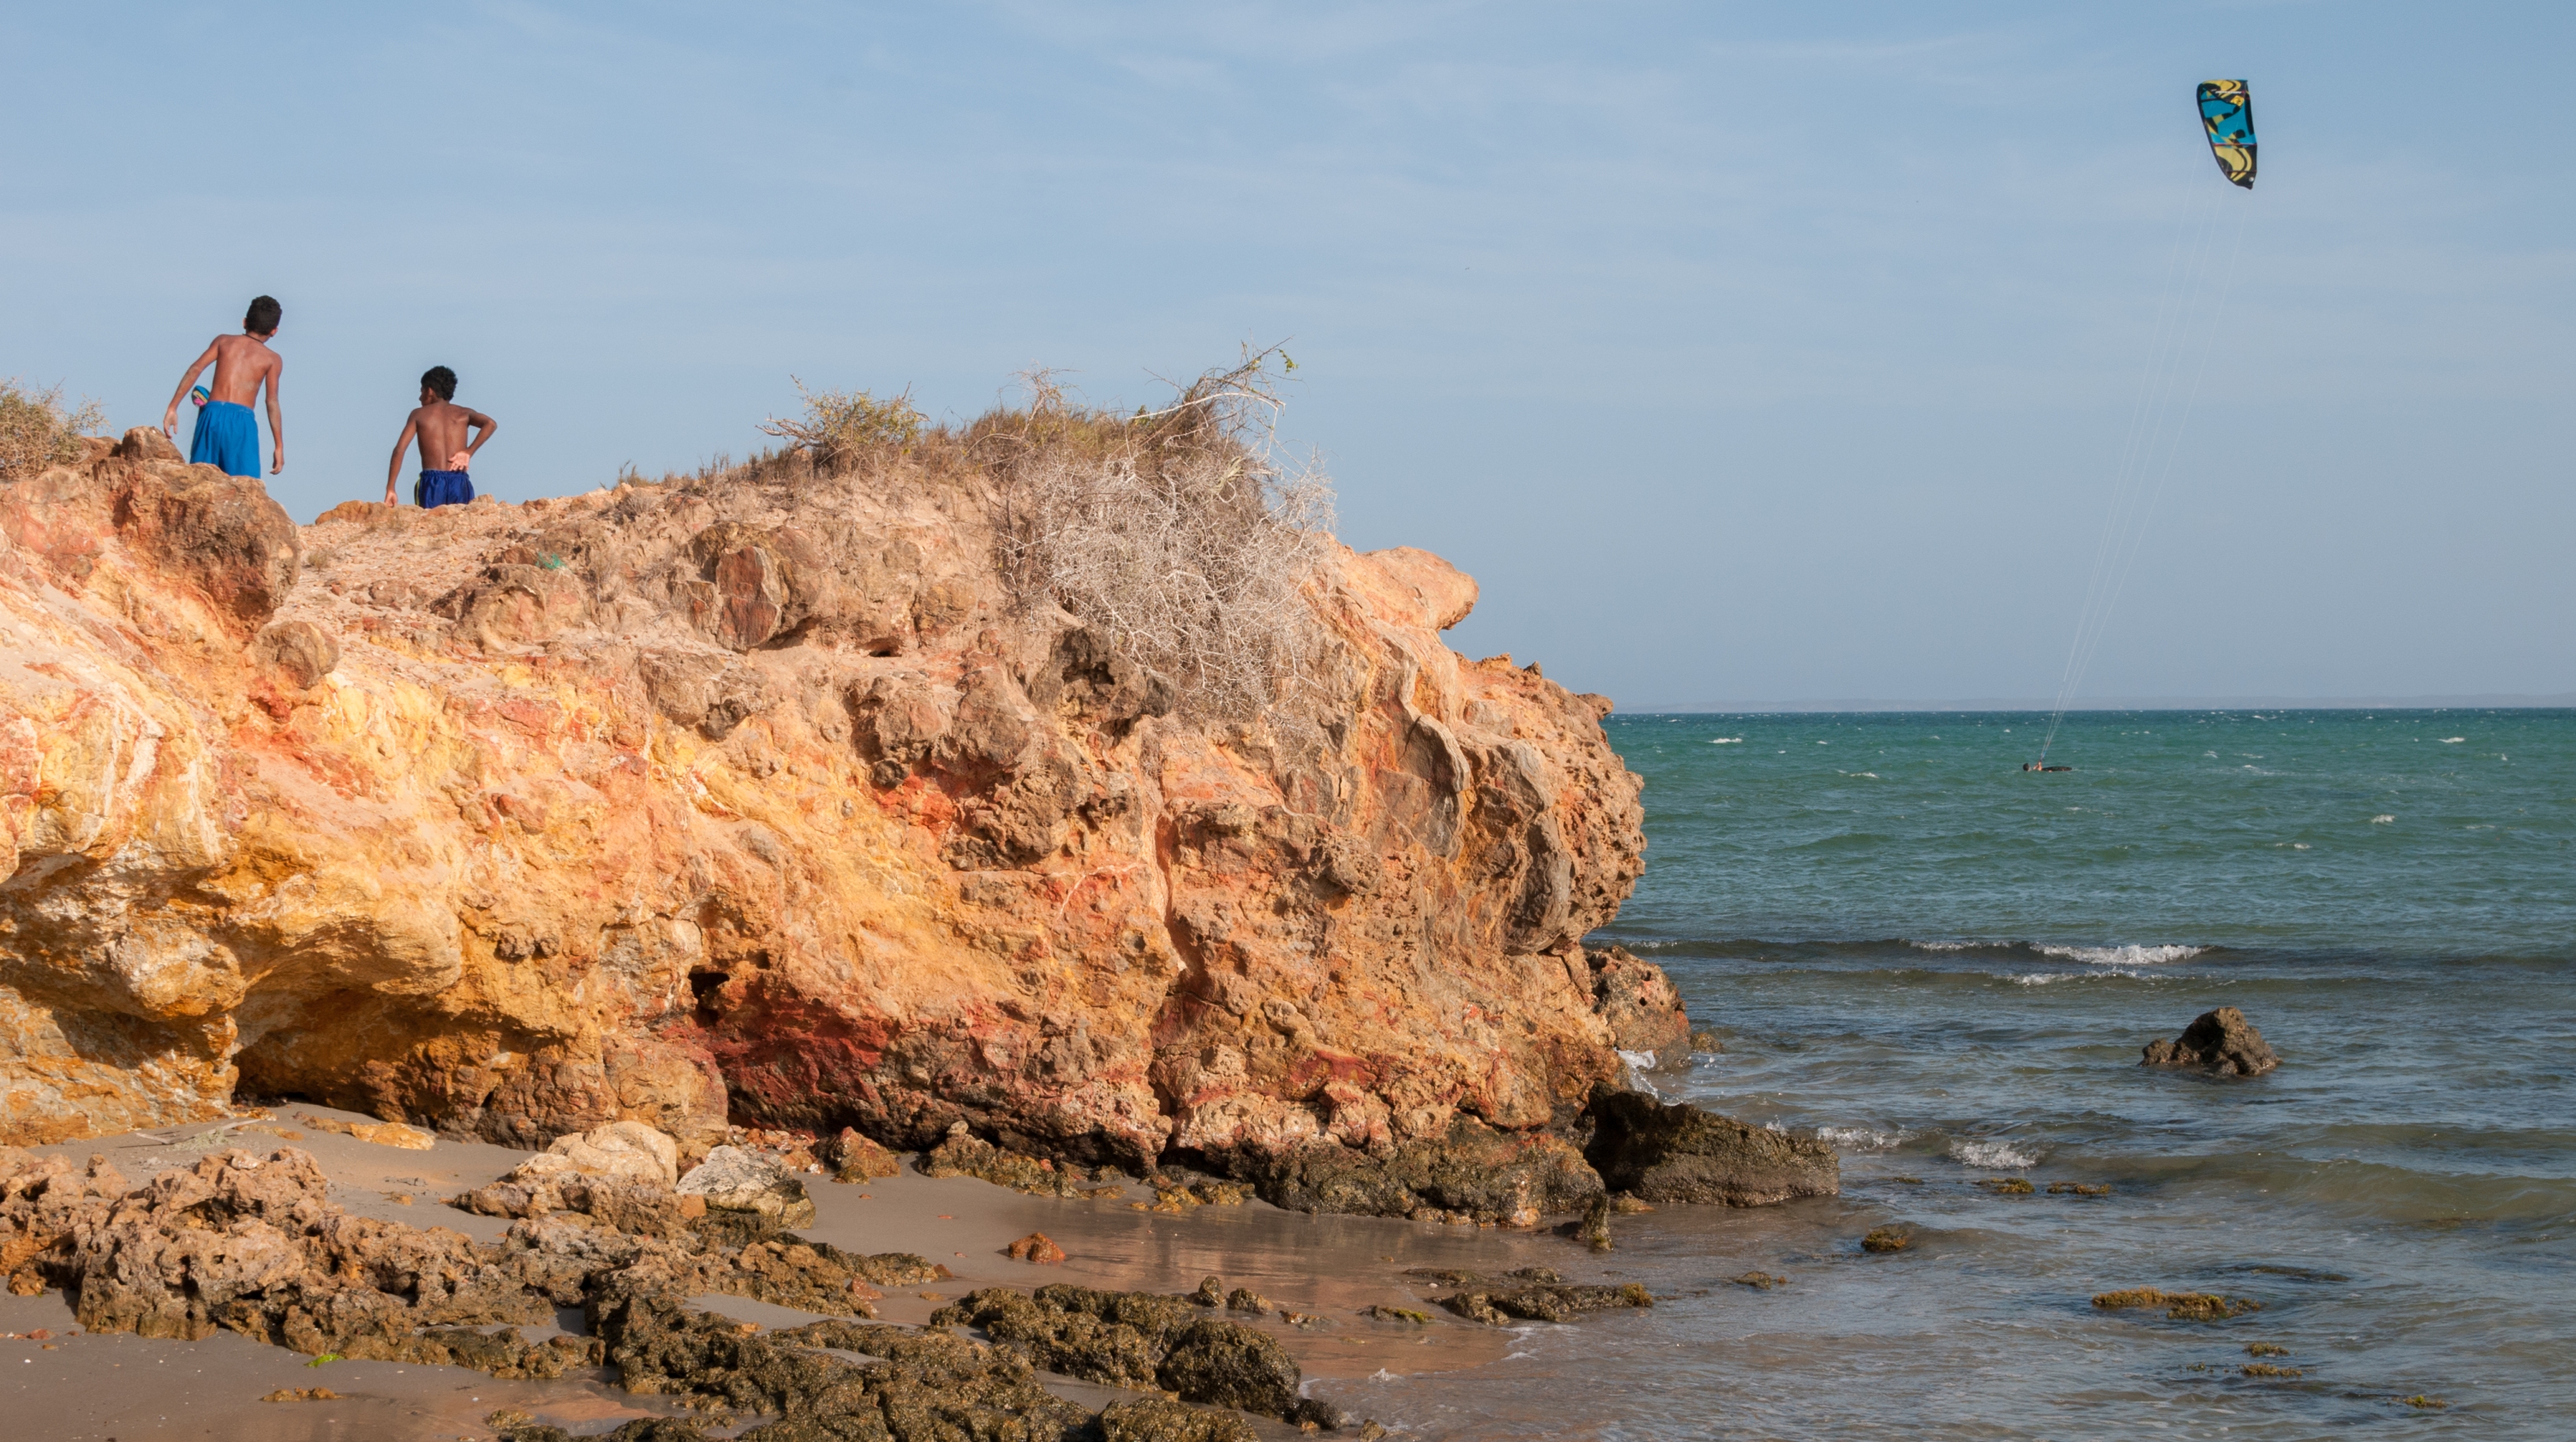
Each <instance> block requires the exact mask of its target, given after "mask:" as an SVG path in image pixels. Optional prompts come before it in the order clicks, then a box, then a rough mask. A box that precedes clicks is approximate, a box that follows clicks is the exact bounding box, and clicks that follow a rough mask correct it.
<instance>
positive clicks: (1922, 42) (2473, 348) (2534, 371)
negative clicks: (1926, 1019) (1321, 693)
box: [0, 0, 2576, 710]
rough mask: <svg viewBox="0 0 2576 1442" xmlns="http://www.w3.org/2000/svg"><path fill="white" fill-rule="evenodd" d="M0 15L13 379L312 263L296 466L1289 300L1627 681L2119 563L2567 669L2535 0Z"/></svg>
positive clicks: (1798, 646) (1393, 469) (2327, 631)
mask: <svg viewBox="0 0 2576 1442" xmlns="http://www.w3.org/2000/svg"><path fill="white" fill-rule="evenodd" d="M0 53H5V54H6V55H7V56H9V57H10V59H9V66H10V70H11V72H12V73H11V75H10V79H9V83H8V84H7V85H5V86H0V126H5V127H6V130H7V132H8V133H9V134H10V135H11V136H12V137H13V138H14V145H13V151H14V156H15V158H14V160H13V163H12V165H11V167H10V181H9V183H8V184H6V185H0V316H5V317H6V319H5V321H0V376H8V375H17V376H20V377H22V378H24V379H25V380H27V381H31V382H35V383H38V384H43V385H51V384H56V383H60V384H61V385H63V386H64V387H65V389H66V391H67V392H68V393H69V394H71V395H73V396H90V397H95V398H96V399H98V400H99V401H101V402H102V403H104V405H105V406H106V407H107V410H108V412H109V415H110V420H111V423H112V425H113V426H114V427H117V428H120V429H121V428H122V427H124V426H128V425H138V424H147V423H150V422H153V421H155V420H157V419H158V417H159V414H160V411H161V408H162V407H163V405H164V404H165V403H166V402H167V400H168V398H169V395H170V392H171V389H172V387H173V385H174V384H175V383H176V381H177V380H178V378H179V374H180V372H181V370H182V369H183V368H184V366H185V365H186V363H187V361H188V360H189V359H190V358H191V357H193V356H194V355H195V354H196V353H197V351H198V350H199V349H200V348H201V347H202V346H203V345H204V344H205V342H206V340H207V339H208V338H209V337H211V336H213V335H214V334H217V333H219V332H223V331H228V330H232V329H236V328H237V327H238V326H239V324H240V315H241V311H242V307H243V305H244V303H245V302H246V301H247V300H248V298H249V297H250V296H251V295H253V294H256V293H259V292H263V291H264V292H267V293H270V294H273V295H275V296H277V297H278V298H279V299H280V300H281V301H282V302H283V303H284V305H285V308H286V321H285V325H284V328H283V329H282V331H281V333H280V335H279V337H278V346H279V349H280V350H281V351H282V352H283V353H284V354H285V356H286V357H287V360H288V369H287V376H286V383H285V387H284V397H285V403H286V432H287V468H286V470H285V472H284V473H283V474H282V475H279V476H276V477H274V478H272V479H271V480H270V482H269V484H270V486H271V490H272V493H273V494H274V495H275V496H276V497H277V498H278V499H279V501H280V502H281V503H283V504H284V505H285V506H286V508H287V509H288V510H289V511H290V512H291V513H293V514H294V515H295V516H296V518H297V519H299V520H309V519H310V518H311V517H312V516H313V515H315V514H317V513H318V512H320V511H322V510H323V509H325V508H327V507H328V506H330V505H332V504H335V503H336V502H338V501H341V500H345V499H350V498H353V497H354V498H373V497H378V496H381V494H382V492H383V483H384V473H385V464H386V458H387V454H388V452H389V451H390V450H391V447H392V442H393V439H394V437H395V436H396V434H397V433H398V432H399V431H400V429H401V426H402V422H403V418H404V415H405V413H406V412H407V410H408V409H409V407H410V406H411V405H412V404H413V403H414V400H415V397H416V391H417V379H416V378H417V377H418V375H419V374H420V372H421V371H422V370H423V369H425V368H427V367H428V366H430V365H432V364H446V365H449V366H452V367H453V368H454V369H455V370H456V371H457V373H458V374H459V376H460V377H461V378H462V385H461V389H460V390H459V392H458V396H457V398H458V400H459V401H461V402H464V403H467V404H470V405H474V406H476V407H478V408H480V409H483V410H486V411H489V412H491V413H492V414H493V415H494V416H496V417H497V418H498V419H499V420H500V421H501V424H502V429H501V431H500V433H499V435H498V437H497V438H496V439H495V440H494V441H493V443H492V444H491V446H490V447H489V449H487V450H486V451H485V453H484V454H483V456H482V457H481V459H479V460H478V462H477V465H476V468H475V474H476V478H477V484H478V485H480V486H481V487H483V488H484V489H486V490H487V491H491V492H494V493H496V494H499V495H501V496H503V497H505V498H509V499H525V498H528V497H532V496H538V495H551V494H564V493H571V492H577V491H583V490H588V489H591V488H593V487H596V486H598V485H601V484H603V483H607V482H609V481H611V480H612V479H613V478H614V477H615V475H616V474H617V473H618V471H619V470H620V469H621V468H622V467H624V466H628V465H632V466H634V467H636V468H638V469H640V470H642V471H643V472H645V473H647V474H659V473H661V472H663V471H666V470H673V469H691V468H694V467H696V466H698V465H700V464H702V463H704V462H706V461H707V460H709V459H711V458H713V457H716V456H719V455H733V456H741V455H745V454H748V453H750V452H752V451H754V450H756V449H758V448H759V447H760V446H761V445H762V444H763V442H764V438H763V437H762V436H761V435H760V434H759V432H758V430H757V425H758V423H759V422H760V420H761V419H762V418H763V417H764V416H767V415H769V414H773V413H777V412H781V411H786V410H788V409H790V408H791V407H793V405H794V404H795V399H796V396H795V390H794V387H793V385H792V383H791V380H790V377H791V376H792V377H799V378H802V379H803V380H804V381H805V382H806V383H807V384H809V385H815V386H833V387H860V388H866V389H869V390H872V391H876V392H879V393H887V392H894V391H902V390H906V389H908V390H909V391H910V393H911V394H912V396H913V398H914V400H915V402H916V403H917V404H919V405H921V406H922V407H923V408H924V409H925V410H927V411H928V412H930V413H931V414H932V415H934V416H939V417H955V418H961V419H962V418H966V417H971V416H973V415H975V414H977V413H979V412H981V411H982V410H984V409H986V408H987V407H989V406H990V405H992V404H993V403H994V402H995V401H996V399H997V398H998V397H1001V396H1002V395H1004V394H1005V393H1006V392H1007V391H1008V389H1009V387H1010V386H1011V384H1012V380H1011V378H1012V377H1013V376H1014V375H1015V374H1018V373H1020V372H1023V371H1025V370H1028V369H1030V368H1032V367H1039V366H1048V367H1058V368H1061V369H1062V370H1064V371H1065V372H1066V373H1067V375H1066V379H1068V380H1070V381H1071V382H1072V383H1073V384H1075V385H1076V386H1078V387H1079V388H1080V389H1081V390H1082V391H1083V393H1084V394H1085V395H1086V396H1088V397H1089V398H1090V399H1092V400H1094V401H1096V402H1102V403H1116V404H1134V403H1137V402H1141V401H1145V400H1149V399H1152V398H1155V397H1157V396H1159V395H1163V394H1166V393H1167V390H1166V387H1165V386H1164V385H1163V383H1162V381H1161V380H1160V379H1158V378H1163V377H1185V376H1187V375H1190V374H1192V373H1195V372H1197V371H1199V370H1201V369H1204V368H1206V367H1208V366H1211V365H1218V364H1223V363H1225V362H1228V361H1230V360H1232V359H1233V358H1234V357H1235V356H1236V355H1237V353H1238V348H1239V347H1240V346H1241V345H1242V344H1244V343H1246V342H1250V343H1253V344H1256V345H1260V344H1268V343H1273V342H1284V343H1285V344H1286V346H1287V348H1288V351H1289V352H1290V354H1292V355H1293V356H1294V357H1295V358H1296V360H1297V362H1298V370H1297V372H1296V379H1295V382H1294V383H1293V384H1292V385H1291V386H1290V387H1289V389H1288V391H1287V395H1288V398H1289V400H1290V407H1289V410H1288V412H1287V414H1286V417H1285V420H1284V423H1283V434H1284V437H1285V439H1286V440H1287V442H1288V443H1289V444H1290V445H1292V446H1293V447H1295V448H1296V449H1298V450H1299V451H1300V452H1301V453H1302V452H1305V451H1308V450H1311V451H1312V452H1313V453H1314V454H1315V455H1316V456H1318V457H1319V458H1320V460H1321V461H1322V463H1323V465H1324V466H1325V468H1326V469H1327V470H1328V471H1329V472H1330V474H1331V475H1332V477H1333V478H1334V481H1335V483H1336V485H1337V487H1338V492H1339V509H1340V529H1341V533H1342V535H1343V538H1344V539H1345V540H1347V541H1348V542H1350V543H1351V544H1352V545H1354V546H1357V547H1360V548H1362V549H1372V548H1376V547H1381V546H1394V545H1411V546H1420V547H1423V548H1425V549H1429V550H1432V551H1435V552H1438V553H1439V554H1441V555H1443V556H1446V557H1448V558H1449V559H1450V560H1451V561H1453V562H1455V563H1456V564H1457V565H1459V566H1460V567H1461V568H1462V569H1464V570H1466V571H1468V572H1469V573H1470V574H1472V575H1474V576H1475V577H1476V578H1477V579H1478V581H1479V582H1480V583H1481V585H1482V588H1483V598H1482V601H1481V603H1480V604H1479V606H1478V609H1477V611H1476V613H1475V615H1474V616H1472V617H1471V618H1470V619H1469V620H1468V621H1467V622H1465V623H1464V624H1463V625H1461V626H1460V627H1459V628H1458V629H1457V630H1456V631H1455V632H1453V633H1452V637H1451V639H1452V642H1453V644H1455V645H1456V646H1458V648H1459V649H1461V650H1462V651H1465V652H1466V653H1468V654H1469V655H1471V656H1477V655H1488V654H1492V653H1496V652H1509V653H1510V654H1511V655H1513V656H1514V657H1515V658H1517V659H1519V660H1521V661H1524V662H1527V661H1538V662H1541V663H1542V664H1543V666H1544V668H1545V670H1546V672H1547V674H1548V675H1550V676H1552V677H1554V678H1556V679H1558V680H1561V681H1563V682H1565V683H1566V684H1568V685H1570V686H1573V687H1575V688H1577V689H1579V690H1595V691H1600V692H1603V693H1606V694H1608V695H1610V696H1611V697H1613V698H1614V699H1616V700H1617V701H1618V702H1619V703H1620V704H1621V705H1622V706H1623V707H1624V708H1627V709H1632V710H1634V709H1657V708H1665V707H1695V706H1737V705H1743V706H1751V705H1760V704H1770V703H1778V702H1786V701H1793V700H1813V699H1818V698H1864V697H1866V698H1906V699H1917V700H1937V699H1943V698H1958V697H2040V698H2045V697H2049V696H2051V695H2053V694H2055V693H2056V692H2057V691H2058V690H2059V689H2060V688H2061V685H2062V683H2063V682H2064V681H2065V680H2066V677H2067V666H2068V658H2069V653H2070V649H2071V646H2072V644H2073V642H2074V639H2075V637H2076V635H2077V631H2078V626H2079V623H2080V622H2081V621H2082V620H2083V618H2084V617H2085V616H2086V615H2088V614H2090V615H2092V616H2094V618H2095V620H2096V622H2097V624H2098V632H2099V638H2098V641H2096V642H2095V643H2094V645H2093V648H2092V650H2091V653H2090V660H2089V662H2088V663H2087V664H2086V666H2085V667H2084V669H2083V671H2082V674H2081V676H2080V679H2079V680H2078V683H2077V684H2076V686H2075V688H2074V689H2075V695H2076V698H2077V699H2078V700H2079V701H2080V700H2082V699H2085V698H2087V697H2091V698H2102V697H2114V696H2116V697H2127V698H2159V697H2165V698H2180V697H2212V696H2230V695H2239V696H2242V695H2262V696H2271V697H2315V698H2335V697H2351V696H2372V697H2392V696H2416V695H2443V694H2461V693H2521V694H2558V693H2568V692H2576V565H2571V564H2570V562H2569V549H2570V538H2571V537H2576V499H2571V488H2570V486H2569V484H2568V482H2569V480H2570V463H2569V460H2568V457H2569V454H2570V443H2571V441H2576V425H2571V415H2570V399H2569V398H2570V389H2571V387H2570V382H2571V380H2576V356H2571V345H2570V341H2571V339H2576V240H2571V227H2570V221H2571V219H2576V214H2571V212H2576V199H2571V197H2576V145H2571V144H2570V143H2569V142H2570V138H2571V135H2576V87H2571V86H2569V85H2568V84H2566V72H2567V65H2568V62H2569V57H2570V56H2571V55H2576V10H2570V9H2568V8H2566V7H2562V6H2549V5H2513V4H2491V5H2480V6H2474V7H2430V6H2422V5H2420V4H2376V3H2260V0H2238V3H2231V4H2167V5H2156V4H2122V5H2074V4H2064V3H2052V4H2027V5H2025V4H2001V3H1999V4H1985V5H1947V4H1938V3H1904V4H1886V5H1871V4H1843V5H1826V6H1780V5H1775V4H1716V3H1708V4H1688V5H1657V4H1633V5H1631V4H1602V5H1593V6H1583V7H1567V6H1543V5H1511V4H1491V5H1488V4H1429V5H1404V4H1366V5H1338V4H1330V3H1308V4H1298V5H1224V4H1207V3H1201V4H1193V5H1115V4H1113V5H1076V4H1050V5H1038V4H1027V5H1020V4H995V5H948V6H921V5H906V6H893V5H887V6H860V5H822V4H816V5H764V4H753V3H737V4H733V5H728V6H723V7H699V6H687V7H683V6H667V5H657V4H649V3H623V4H616V5H595V6H587V5H547V4H529V3H521V4H472V3H464V4H452V5H424V6H408V7H390V6H339V5H329V6H326V5H262V4H227V5H223V6H207V5H186V6H181V5H149V4H139V5H94V6H34V5H17V6H10V7H7V8H6V10H5V11H0ZM2217 76H2227V77H2242V78H2245V79H2247V80H2249V81H2251V83H2252V86H2253V94H2254V110H2255V118H2256V121H2257V129H2258V133H2259V136H2260V139H2261V142H2262V151H2261V155H2262V171H2261V176H2260V179H2259V181H2258V183H2257V185H2256V187H2255V189H2254V190H2252V191H2251V192H2239V191H2237V190H2235V189H2233V188H2232V187H2229V186H2227V185H2226V184H2225V183H2224V181H2223V180H2222V179H2221V178H2220V176H2219V174H2218V172H2217V168H2216V167H2215V166H2214V165H2213V164H2212V163H2211V160H2210V157H2209V154H2208V150H2207V148H2206V146H2205V145H2204V144H2203V143H2202V140H2201V137H2200V133H2199V126H2198V121H2197V116H2196V114H2195V112H2194V109H2193V105H2192V87H2193V85H2194V84H2195V83H2196V82H2198V81H2200V80H2203V79H2207V78H2212V77H2217ZM2178 256H2179V257H2180V259H2179V260H2178V259H2177V257H2178ZM2160 327H2162V329H2160ZM2177 337H2180V339H2176V338H2177ZM2177 357H2179V367H2180V368H2179V369H2176V368H2174V365H2175V363H2176V358H2177ZM2160 366H2162V367H2163V368H2162V369H2160V368H2159V367H2160ZM2159 376H2163V377H2166V378H2167V379H2166V380H2165V381H2164V382H2159V381H2158V380H2157V379H2156V378H2157V377H2159ZM2175 376H2188V377H2189V378H2190V379H2191V381H2192V384H2190V385H2183V384H2181V383H2180V382H2177V381H2173V380H2172V379H2171V378H2172V377H2175ZM2160 385H2161V387H2162V388H2159V387H2160ZM2186 392H2187V395H2186V394H2185V393H2186ZM2186 400H2187V402H2188V403H2187V404H2185V403H2184V402H2185V401H2186ZM2142 403H2144V404H2146V406H2147V409H2148V411H2149V413H2150V420H2151V424H2150V425H2149V428H2148V438H2149V440H2151V441H2153V442H2155V444H2156V445H2158V446H2161V447H2163V449H2162V451H2160V452H2158V454H2162V455H2164V456H2167V457H2169V458H2170V459H2169V460H2168V461H2166V462H2164V463H2162V464H2149V463H2142V462H2138V461H2137V460H2136V457H2137V455H2138V454H2139V452H2138V450H2137V442H2136V440H2135V436H2136V435H2137V434H2138V430H2137V428H2138V425H2139V419H2138V418H2139V415H2140V412H2141V406H2142ZM186 424H187V422H186V419H185V418H184V417H183V418H182V426H183V427H184V426H185V425H186ZM182 438H183V440H184V430H183V436H182ZM409 479H410V478H409V472H408V470H407V471H406V473H405V476H404V492H405V494H408V491H409ZM2150 494H2152V496H2153V501H2152V504H2151V505H2147V504H2142V503H2141V501H2142V498H2144V497H2146V496H2148V495H2150ZM2123 496H2126V497H2128V498H2129V502H2128V508H2127V510H2125V511H2123V512H2120V514H2122V515H2125V516H2126V517H2127V520H2126V521H2125V522H2124V523H2123V524H2122V525H2121V526H2119V527H2117V528H2114V529H2115V531H2116V534H2117V535H2118V536H2120V537H2122V538H2125V539H2126V540H2128V541H2129V542H2131V543H2132V544H2134V546H2135V556H2136V560H2135V561H2134V563H2133V564H2132V565H2131V566H2130V567H2129V568H2128V569H2127V570H2125V571H2120V570H2119V568H2117V567H2116V566H2115V567H2112V568H2110V569H2108V570H2105V569H2104V568H2102V567H2101V566H2100V565H2099V564H2098V563H2097V554H2098V551H2099V544H2100V541H2101V538H2102V537H2103V536H2104V534H2105V527H2106V518H2109V517H2111V516H2112V515H2113V514H2114V508H2115V506H2117V505H2119V504H2120V500H2119V498H2120V497H2123ZM2115 573H2116V574H2115ZM2123 576H2124V577H2125V581H2124V582H2123V583H2122V584H2120V585H2119V586H2118V589H2117V595H2116V598H2113V599H2108V600H2105V599H2103V597H2102V596H2100V595H2099V594H2097V596H2096V599H2095V601H2094V603H2093V606H2092V608H2091V610H2090V611H2089V612H2088V610H2087V605H2086V597H2087V594H2088V590H2094V589H2096V588H2097V587H2098V585H2099V583H2100V582H2102V581H2103V579H2104V578H2105V577H2110V578H2112V579H2115V580H2116V579H2119V578H2120V577H2123Z"/></svg>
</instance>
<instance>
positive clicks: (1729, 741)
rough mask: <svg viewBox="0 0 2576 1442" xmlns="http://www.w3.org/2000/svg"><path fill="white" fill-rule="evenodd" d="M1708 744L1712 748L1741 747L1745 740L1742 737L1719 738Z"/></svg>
mask: <svg viewBox="0 0 2576 1442" xmlns="http://www.w3.org/2000/svg"><path fill="white" fill-rule="evenodd" d="M1708 744H1709V745H1711V746H1741V745H1743V744H1744V738H1743V737H1741V736H1719V737H1715V738H1713V739H1712V740H1710V742H1709V743H1708Z"/></svg>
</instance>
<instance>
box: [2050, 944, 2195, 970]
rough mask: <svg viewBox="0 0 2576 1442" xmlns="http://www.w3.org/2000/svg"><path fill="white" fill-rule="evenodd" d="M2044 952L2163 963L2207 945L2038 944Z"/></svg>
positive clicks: (2088, 960)
mask: <svg viewBox="0 0 2576 1442" xmlns="http://www.w3.org/2000/svg"><path fill="white" fill-rule="evenodd" d="M2031 949H2032V950H2033V951H2036V952H2038V953H2039V954H2040V955H2042V956H2062V957H2065V958H2066V959H2067V960H2069V961H2080V962H2083V963H2084V964H2085V965H2087V966H2162V965H2164V964H2165V963H2166V962H2169V961H2189V960H2191V959H2192V958H2193V957H2195V956H2198V955H2200V954H2201V952H2202V951H2203V950H2205V949H2206V948H2203V947H2197V946H2037V947H2033V948H2031Z"/></svg>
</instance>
